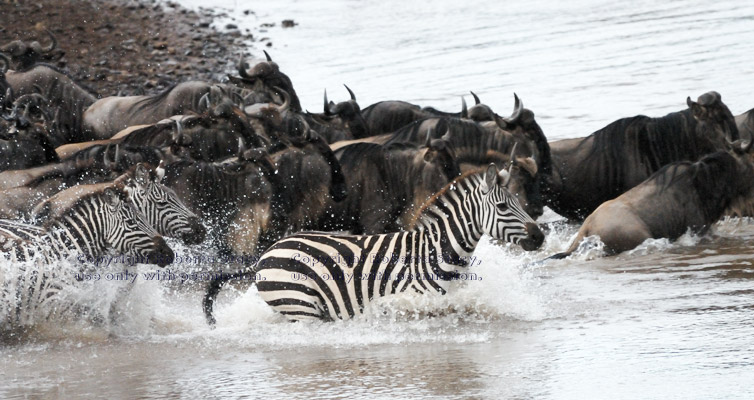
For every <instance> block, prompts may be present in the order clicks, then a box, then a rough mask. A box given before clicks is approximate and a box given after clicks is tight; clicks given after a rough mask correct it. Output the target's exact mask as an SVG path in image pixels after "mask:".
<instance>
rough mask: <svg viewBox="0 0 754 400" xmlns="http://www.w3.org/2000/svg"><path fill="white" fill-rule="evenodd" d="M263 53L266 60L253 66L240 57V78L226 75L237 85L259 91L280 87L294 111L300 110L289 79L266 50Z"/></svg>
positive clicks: (269, 90) (268, 90) (299, 103)
mask: <svg viewBox="0 0 754 400" xmlns="http://www.w3.org/2000/svg"><path fill="white" fill-rule="evenodd" d="M264 55H265V57H266V59H267V60H266V61H262V62H259V63H257V64H255V65H254V66H253V67H249V66H248V64H247V63H246V62H245V61H244V60H243V59H241V60H240V61H239V63H238V74H239V75H240V78H239V77H234V76H228V78H229V79H230V81H231V82H233V83H235V84H237V85H241V86H243V87H245V88H248V89H252V90H255V91H260V92H272V91H273V89H274V88H275V87H279V88H282V89H283V90H285V91H286V92H287V93H288V94H289V95H290V98H291V108H292V109H293V110H294V111H297V112H300V111H301V102H300V101H299V99H298V95H296V91H295V90H294V89H293V83H291V79H290V78H289V77H288V76H287V75H286V74H284V73H282V72H281V71H280V67H279V66H278V64H277V63H275V62H274V61H272V58H271V57H270V55H269V54H267V52H266V51H265V52H264ZM271 94H272V93H271ZM278 98H279V97H278ZM283 101H284V100H283V99H280V102H281V103H282V102H283Z"/></svg>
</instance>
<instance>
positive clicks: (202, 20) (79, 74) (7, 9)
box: [0, 0, 261, 97]
mask: <svg viewBox="0 0 754 400" xmlns="http://www.w3.org/2000/svg"><path fill="white" fill-rule="evenodd" d="M0 15H3V20H4V22H3V26H2V27H0V46H4V45H6V44H8V43H9V42H11V41H13V40H18V39H20V40H23V41H25V42H27V43H28V42H30V41H34V40H36V41H38V42H39V43H40V44H41V45H42V46H47V45H48V44H49V43H50V38H49V36H48V34H47V33H46V32H45V30H46V29H49V30H50V31H51V32H52V33H53V35H54V36H55V39H56V40H57V42H58V45H57V49H59V50H62V51H64V52H65V54H64V55H63V56H62V58H60V59H58V60H57V61H52V62H49V61H42V62H45V63H49V64H52V65H54V66H56V67H59V68H61V69H62V70H63V71H65V72H67V73H68V74H69V75H71V77H72V78H73V79H74V80H75V81H76V82H77V83H79V84H81V85H83V86H85V87H88V88H90V89H91V90H93V91H95V92H97V93H98V94H99V96H101V97H105V96H114V95H138V94H148V93H158V92H160V91H162V90H164V89H165V88H168V87H170V86H172V85H174V84H176V83H179V82H184V81H188V80H204V81H212V82H219V81H222V80H224V79H227V78H226V77H227V74H228V73H232V72H234V71H235V68H236V65H237V63H238V58H239V56H240V55H242V54H243V55H244V56H248V55H249V54H250V52H249V50H252V48H251V47H250V46H249V43H251V42H255V41H256V39H255V38H254V37H253V35H252V34H251V32H249V31H248V30H244V32H242V31H240V30H238V29H229V30H227V31H219V30H216V29H215V28H213V27H212V22H213V19H214V15H213V13H212V11H211V10H207V9H202V10H199V11H198V12H197V11H193V10H190V9H188V8H184V7H182V6H180V5H178V4H177V3H174V2H170V1H156V0H105V1H101V2H93V3H89V2H80V1H75V0H43V1H38V2H19V1H15V2H14V1H10V2H0ZM53 51H58V50H53ZM260 52H261V50H260Z"/></svg>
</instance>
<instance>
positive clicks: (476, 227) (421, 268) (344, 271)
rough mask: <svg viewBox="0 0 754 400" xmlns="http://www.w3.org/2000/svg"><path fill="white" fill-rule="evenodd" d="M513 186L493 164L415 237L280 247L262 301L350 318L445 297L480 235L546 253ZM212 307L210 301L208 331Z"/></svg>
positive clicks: (309, 237) (292, 315) (432, 206)
mask: <svg viewBox="0 0 754 400" xmlns="http://www.w3.org/2000/svg"><path fill="white" fill-rule="evenodd" d="M509 181H510V172H509V171H507V170H505V169H503V170H501V171H499V172H498V170H497V167H496V166H495V165H494V164H490V165H489V166H488V167H486V169H484V168H483V169H480V170H475V171H470V172H467V173H465V174H463V175H461V176H460V177H458V178H456V179H455V180H454V181H452V182H451V183H449V184H448V185H446V186H445V187H444V188H443V189H442V190H441V191H439V192H438V193H436V194H435V195H434V197H432V198H431V199H430V200H429V201H428V202H427V203H425V205H424V206H423V207H422V210H421V212H420V214H419V217H418V219H417V221H416V223H415V224H414V228H413V229H412V230H410V231H403V232H396V233H387V234H380V235H347V234H338V233H327V232H302V233H298V234H294V235H291V236H288V237H286V238H284V239H281V240H279V241H278V242H277V243H275V244H274V245H272V246H271V247H270V248H269V249H267V250H266V251H265V252H264V253H263V254H262V255H261V257H260V259H259V262H258V263H257V264H256V266H255V268H254V269H253V272H254V273H255V275H254V281H255V283H256V285H257V289H258V291H259V294H260V296H261V297H262V299H263V300H264V301H265V302H267V304H268V305H270V306H271V307H272V308H273V309H275V310H276V311H278V312H280V313H281V314H283V315H285V316H286V317H287V318H288V319H290V320H294V321H296V320H306V319H319V320H337V319H349V318H353V317H354V316H356V315H359V314H361V313H362V312H363V310H364V308H365V307H366V306H367V305H368V304H369V303H370V302H371V301H372V300H373V299H375V298H378V297H383V296H387V295H391V294H394V293H399V292H404V291H407V290H410V291H413V292H416V293H419V294H423V293H427V292H439V293H441V294H444V293H446V291H447V289H448V285H449V283H450V281H451V280H453V279H456V278H457V277H458V275H459V272H458V270H457V269H458V268H463V267H466V266H468V261H469V260H470V256H471V254H472V253H473V252H474V249H475V248H476V246H477V244H478V243H479V240H480V239H481V237H482V235H483V234H488V235H490V236H492V237H493V238H495V239H502V240H505V241H506V242H512V243H516V244H519V245H520V246H521V247H522V248H524V250H527V251H531V250H535V249H537V248H539V247H540V246H541V245H542V242H543V241H544V235H543V234H542V231H541V230H540V229H539V227H538V226H537V224H536V223H535V222H534V220H533V219H532V218H531V217H530V216H529V215H528V214H527V213H526V212H525V211H523V209H522V207H521V205H520V204H519V202H518V200H517V199H516V197H515V196H514V195H512V194H511V193H510V192H509V191H508V188H507V185H508V183H509ZM215 294H216V293H215ZM213 300H214V298H210V296H209V293H208V294H207V295H205V303H204V306H205V307H204V309H205V315H206V317H207V319H208V322H209V323H210V324H211V325H212V324H214V317H213V316H212V314H211V313H212V308H211V306H212V301H213Z"/></svg>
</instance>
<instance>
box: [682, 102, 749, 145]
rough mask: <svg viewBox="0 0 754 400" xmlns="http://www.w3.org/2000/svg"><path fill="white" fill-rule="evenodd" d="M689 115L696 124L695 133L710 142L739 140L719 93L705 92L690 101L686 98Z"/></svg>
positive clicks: (733, 119) (731, 116)
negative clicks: (695, 99)
mask: <svg viewBox="0 0 754 400" xmlns="http://www.w3.org/2000/svg"><path fill="white" fill-rule="evenodd" d="M686 104H687V105H688V106H689V109H690V110H691V114H692V115H693V116H694V119H695V120H696V121H697V122H698V124H699V125H698V126H697V133H700V134H703V135H706V136H707V138H708V139H711V140H713V141H714V140H719V141H722V140H725V139H727V140H737V139H738V138H739V135H738V128H737V127H736V122H735V118H734V117H733V113H731V112H730V109H728V106H726V105H725V104H724V103H723V100H722V98H721V96H720V93H718V92H715V91H712V92H707V93H705V94H703V95H701V96H699V98H698V99H697V101H692V100H691V97H687V98H686Z"/></svg>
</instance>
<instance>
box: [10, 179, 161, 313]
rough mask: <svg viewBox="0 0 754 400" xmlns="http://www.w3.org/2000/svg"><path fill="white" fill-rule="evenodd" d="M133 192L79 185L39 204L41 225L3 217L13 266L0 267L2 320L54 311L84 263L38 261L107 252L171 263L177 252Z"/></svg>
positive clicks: (120, 187)
mask: <svg viewBox="0 0 754 400" xmlns="http://www.w3.org/2000/svg"><path fill="white" fill-rule="evenodd" d="M134 192H135V188H133V187H130V186H125V185H123V183H122V182H111V183H106V184H95V185H81V186H77V187H74V188H71V189H68V190H65V191H63V192H60V193H58V194H57V195H55V196H53V197H52V198H50V199H48V200H46V201H44V202H43V203H42V204H41V206H42V207H41V209H40V210H39V212H40V213H39V215H38V217H39V218H40V220H42V221H43V222H44V224H43V225H42V226H34V225H27V224H23V223H20V222H17V221H9V220H0V251H2V252H3V253H5V255H6V258H7V259H9V260H10V261H12V263H11V264H9V266H10V267H13V268H10V269H8V268H2V269H0V285H1V286H0V322H3V323H7V324H10V325H18V324H24V323H27V322H29V320H30V316H31V315H33V313H34V310H47V311H50V310H52V308H50V307H46V305H47V304H51V303H54V302H56V301H58V297H57V294H58V293H59V292H60V291H61V290H62V288H63V286H64V285H65V284H66V283H71V282H72V281H73V279H74V277H73V274H74V272H75V271H74V270H76V269H80V268H81V267H82V266H81V265H75V264H70V263H58V264H56V265H55V267H53V268H40V267H39V264H40V262H41V264H50V263H54V262H57V261H59V260H64V259H69V258H74V259H75V260H77V261H94V260H97V257H101V256H103V255H105V254H107V252H109V251H115V252H118V253H120V254H129V255H133V256H138V259H140V260H143V261H145V262H146V261H149V262H153V263H156V264H157V265H159V266H165V265H167V264H168V263H170V262H172V260H173V257H174V255H173V251H172V250H171V249H170V247H168V245H167V244H166V243H165V240H164V239H163V238H162V236H160V235H159V234H158V233H157V231H155V229H154V228H153V227H152V226H151V225H150V224H149V223H148V222H147V221H146V219H145V216H144V214H142V213H141V212H139V211H138V210H137V209H136V207H135V206H134V204H133V203H132V200H131V196H132V194H133V193H134ZM7 266H8V265H6V267H7ZM61 268H62V269H61ZM68 306H70V304H69V305H68Z"/></svg>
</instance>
